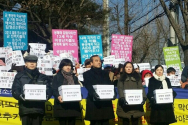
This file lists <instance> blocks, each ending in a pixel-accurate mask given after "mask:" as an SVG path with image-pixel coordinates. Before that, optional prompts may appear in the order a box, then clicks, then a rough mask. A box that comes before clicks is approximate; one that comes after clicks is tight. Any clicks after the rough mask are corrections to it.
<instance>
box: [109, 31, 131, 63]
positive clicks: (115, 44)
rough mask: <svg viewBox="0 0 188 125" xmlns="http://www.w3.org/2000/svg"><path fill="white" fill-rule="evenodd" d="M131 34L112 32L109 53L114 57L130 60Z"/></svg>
mask: <svg viewBox="0 0 188 125" xmlns="http://www.w3.org/2000/svg"><path fill="white" fill-rule="evenodd" d="M132 45H133V36H127V35H117V34H112V44H111V55H115V58H116V59H119V58H122V59H125V61H131V60H132Z"/></svg>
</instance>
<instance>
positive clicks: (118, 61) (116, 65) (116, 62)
mask: <svg viewBox="0 0 188 125" xmlns="http://www.w3.org/2000/svg"><path fill="white" fill-rule="evenodd" d="M119 64H125V59H114V61H113V65H114V66H115V67H116V68H118V66H119Z"/></svg>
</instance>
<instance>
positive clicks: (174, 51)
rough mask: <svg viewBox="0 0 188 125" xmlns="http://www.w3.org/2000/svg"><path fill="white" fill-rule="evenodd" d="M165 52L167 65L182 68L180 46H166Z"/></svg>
mask: <svg viewBox="0 0 188 125" xmlns="http://www.w3.org/2000/svg"><path fill="white" fill-rule="evenodd" d="M163 53H164V58H165V62H166V66H167V67H174V68H179V69H180V70H182V68H181V61H180V54H179V48H178V46H173V47H164V48H163Z"/></svg>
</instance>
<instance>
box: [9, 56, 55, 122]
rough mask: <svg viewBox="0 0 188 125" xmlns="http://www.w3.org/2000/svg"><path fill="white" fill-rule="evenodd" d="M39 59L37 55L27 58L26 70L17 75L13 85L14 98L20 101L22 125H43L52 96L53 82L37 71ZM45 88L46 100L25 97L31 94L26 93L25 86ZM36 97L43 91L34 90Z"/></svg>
mask: <svg viewBox="0 0 188 125" xmlns="http://www.w3.org/2000/svg"><path fill="white" fill-rule="evenodd" d="M37 60H38V58H37V57H36V56H35V55H29V56H26V57H25V70H24V71H22V72H19V73H17V75H16V76H15V79H14V82H13V85H12V96H13V97H14V98H15V99H16V100H18V104H19V115H20V118H21V121H22V125H42V119H43V116H44V114H45V102H46V101H47V100H48V99H50V98H51V96H52V88H51V80H50V78H49V77H48V76H46V75H44V74H41V73H40V72H39V71H38V69H37ZM33 84H35V86H36V85H38V86H43V87H45V90H46V91H43V93H45V94H44V100H26V98H25V95H29V94H27V93H31V91H30V92H28V91H24V90H23V89H24V86H25V85H31V86H32V85H33ZM32 91H35V92H33V93H32V96H33V94H34V96H35V97H38V96H39V95H40V94H41V90H36V89H35V90H32Z"/></svg>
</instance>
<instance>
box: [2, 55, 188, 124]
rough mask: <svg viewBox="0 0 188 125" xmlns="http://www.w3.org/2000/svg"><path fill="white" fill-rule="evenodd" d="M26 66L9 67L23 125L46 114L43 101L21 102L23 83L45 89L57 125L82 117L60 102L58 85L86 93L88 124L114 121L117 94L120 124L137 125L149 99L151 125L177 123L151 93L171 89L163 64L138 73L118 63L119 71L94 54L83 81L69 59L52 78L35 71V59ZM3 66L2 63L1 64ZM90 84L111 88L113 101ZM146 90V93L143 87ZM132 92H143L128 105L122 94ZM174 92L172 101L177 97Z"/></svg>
mask: <svg viewBox="0 0 188 125" xmlns="http://www.w3.org/2000/svg"><path fill="white" fill-rule="evenodd" d="M24 59H25V66H15V65H12V68H11V70H10V71H14V70H16V71H17V72H18V73H17V75H16V76H15V79H14V82H13V85H12V96H13V97H14V98H15V99H17V100H18V102H19V115H20V117H21V121H22V125H34V124H35V125H42V118H43V116H44V114H45V101H27V100H25V99H24V97H25V95H24V92H23V86H24V85H25V84H43V85H46V86H47V90H46V95H47V97H46V101H47V100H49V99H50V98H51V97H52V96H54V108H53V111H54V117H55V118H57V119H58V120H59V124H60V125H75V124H76V118H77V117H81V108H80V104H79V102H76V101H75V102H63V101H62V97H61V96H60V94H59V92H58V87H59V86H61V85H81V86H84V87H85V88H86V89H87V90H88V97H87V101H86V115H85V120H89V121H90V124H91V125H109V120H110V119H113V118H114V110H113V105H112V100H115V99H116V98H117V94H118V95H119V99H118V104H117V112H116V113H117V115H118V118H120V119H122V121H123V125H129V123H130V121H131V123H132V125H138V124H139V119H140V118H141V116H143V115H144V109H143V105H144V104H145V101H146V100H147V99H149V102H150V107H151V114H150V123H151V124H153V125H169V124H171V123H174V122H176V119H175V116H174V109H173V105H172V104H157V103H156V101H155V99H154V94H153V91H154V90H156V89H169V88H172V86H171V83H170V80H169V79H168V78H167V76H173V75H175V72H176V70H175V69H174V68H172V67H170V68H168V69H167V76H165V75H164V68H163V66H162V65H156V66H155V68H154V69H153V70H152V71H150V70H143V71H141V72H140V69H139V66H138V65H137V64H133V63H132V62H126V63H125V64H119V66H118V68H115V67H114V66H112V65H104V66H103V68H102V60H101V59H100V57H99V56H98V55H93V56H92V57H91V58H90V59H87V60H85V63H84V68H91V69H90V70H88V71H86V72H85V73H84V74H83V77H84V82H80V81H79V80H78V78H77V76H78V74H77V73H76V70H77V69H78V68H80V65H79V64H78V63H76V65H75V66H73V63H72V62H71V60H69V59H63V60H62V61H61V62H60V64H59V70H58V71H56V70H55V69H53V74H54V76H53V78H49V77H48V76H46V75H44V74H41V73H40V72H39V71H38V69H37V60H38V57H36V56H34V55H27V56H26V57H25V58H24ZM3 65H4V63H3ZM187 81H188V68H187V67H185V68H184V69H183V72H182V75H181V81H180V83H181V86H180V87H181V88H188V82H187ZM93 85H114V88H115V87H117V90H118V91H116V89H114V93H115V94H114V97H113V99H112V100H101V99H100V97H99V95H98V94H97V93H96V91H95V90H94V88H93ZM145 87H148V93H147V94H146V93H145V90H144V88H145ZM127 89H128V90H131V89H142V90H143V101H142V102H141V104H138V105H129V104H128V102H127V100H126V99H125V97H124V94H123V91H124V90H127ZM176 95H177V94H176V92H175V91H173V98H175V97H176Z"/></svg>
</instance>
